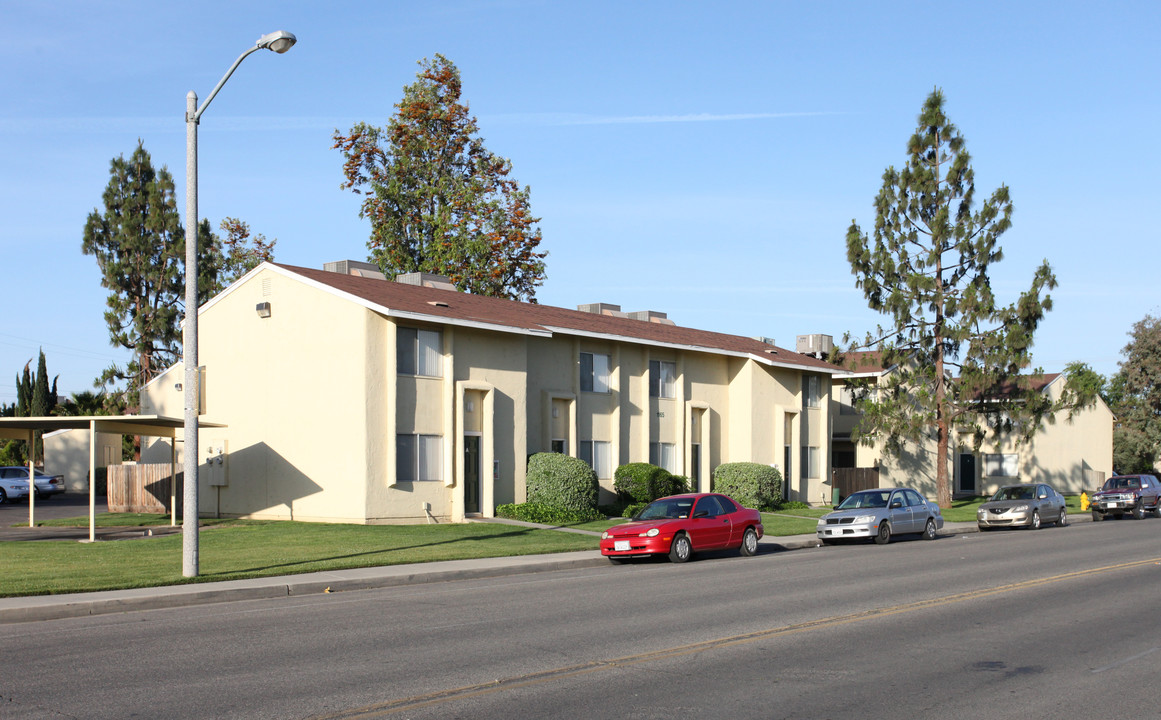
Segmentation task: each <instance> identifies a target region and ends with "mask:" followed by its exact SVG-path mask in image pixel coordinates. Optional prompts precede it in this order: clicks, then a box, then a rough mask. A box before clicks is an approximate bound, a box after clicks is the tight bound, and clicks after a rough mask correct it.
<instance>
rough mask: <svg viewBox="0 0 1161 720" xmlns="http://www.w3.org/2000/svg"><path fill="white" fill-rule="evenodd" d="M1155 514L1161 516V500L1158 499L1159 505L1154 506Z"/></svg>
mask: <svg viewBox="0 0 1161 720" xmlns="http://www.w3.org/2000/svg"><path fill="white" fill-rule="evenodd" d="M1153 514H1154V515H1156V516H1157V517H1159V518H1161V500H1158V501H1157V505H1156V506H1154V508H1153Z"/></svg>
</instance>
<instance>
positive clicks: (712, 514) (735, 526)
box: [601, 493, 762, 563]
mask: <svg viewBox="0 0 1161 720" xmlns="http://www.w3.org/2000/svg"><path fill="white" fill-rule="evenodd" d="M761 537H762V515H761V514H760V513H759V512H758V511H757V510H750V509H749V508H744V507H742V506H740V505H738V504H737V503H736V502H734V501H733V500H731V499H730V498H729V497H727V496H725V495H719V494H717V493H691V494H686V495H670V496H669V497H663V498H661V499H659V500H654V501H653V502H651V503H649V504H648V505H646V506H645V507H644V508H643V509H642V510H641V512H639V513H637V514H636V515H634V516H633V519H632V521H631V522H627V523H625V524H623V525H615V526H613V527H611V528H609V529H608V530H606V531H605V532H604V533H603V534H602V535H601V554H602V555H604V556H605V557H607V558H609V560H610V561H611V562H613V563H620V562H623V561H624V560H625V559H627V558H634V557H643V556H647V555H669V559H670V561H672V562H675V563H682V562H685V561H686V560H689V559H690V558H691V557H693V554H694V553H695V552H700V551H703V550H720V549H732V548H738V550H739V551H740V552H741V554H742V555H754V554H755V553H757V552H758V539H759V538H761Z"/></svg>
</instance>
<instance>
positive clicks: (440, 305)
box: [427, 300, 448, 307]
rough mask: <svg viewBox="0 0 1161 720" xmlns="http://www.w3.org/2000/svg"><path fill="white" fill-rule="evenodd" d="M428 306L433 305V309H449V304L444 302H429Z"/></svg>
mask: <svg viewBox="0 0 1161 720" xmlns="http://www.w3.org/2000/svg"><path fill="white" fill-rule="evenodd" d="M427 304H428V305H431V306H432V307H448V304H447V303H445V302H444V301H443V300H428V301H427Z"/></svg>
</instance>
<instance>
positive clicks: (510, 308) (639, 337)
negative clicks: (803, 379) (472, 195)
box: [271, 263, 843, 373]
mask: <svg viewBox="0 0 1161 720" xmlns="http://www.w3.org/2000/svg"><path fill="white" fill-rule="evenodd" d="M271 264H272V265H273V266H274V267H275V268H278V269H280V270H282V271H284V272H287V273H292V274H294V275H299V276H301V277H303V278H305V279H307V280H309V281H311V282H313V283H316V284H318V285H322V286H326V287H329V288H333V289H334V290H337V291H339V292H342V293H346V294H348V295H350V296H352V297H354V298H356V299H358V300H361V301H363V302H365V303H369V304H371V305H374V306H378V307H379V308H382V309H384V310H385V311H387V312H389V313H390V314H395V315H401V314H412V315H421V316H427V317H428V318H430V319H431V320H433V321H439V320H446V321H448V322H451V323H453V324H463V323H471V324H482V325H489V326H495V327H496V328H497V329H509V330H514V331H524V332H530V333H534V334H544V335H548V334H555V333H562V334H578V335H590V336H592V335H596V336H608V337H611V338H616V339H620V340H625V341H629V342H642V343H652V344H665V345H680V346H686V347H693V348H701V349H704V350H706V351H708V352H719V353H722V352H724V353H728V354H740V355H749V356H752V357H754V358H755V359H757V360H759V361H760V362H764V363H767V364H775V365H789V366H796V367H802V368H804V369H806V368H810V369H815V370H818V371H820V372H826V373H839V372H842V371H843V370H842V368H840V367H838V366H837V365H832V364H831V363H828V362H825V361H823V360H819V359H817V358H813V357H810V356H808V355H802V354H800V353H797V352H794V351H793V350H786V349H784V348H779V347H775V346H772V345H768V344H766V343H764V342H761V341H759V340H754V339H752V338H747V337H742V336H739V335H726V334H724V333H716V332H710V331H708V330H695V329H693V328H686V327H680V326H677V325H666V324H662V323H652V322H646V321H644V320H633V319H630V318H619V317H612V316H608V315H596V314H594V313H587V312H582V311H580V310H568V309H565V308H559V307H552V306H549V305H536V304H533V303H525V302H518V301H515V300H506V299H504V298H494V297H485V296H482V295H472V294H470V293H462V292H456V291H453V290H440V289H437V288H429V287H422V286H417V285H405V284H403V283H397V282H390V281H384V280H379V279H376V278H364V277H356V276H354V275H342V274H339V273H335V272H328V271H326V270H315V269H312V268H304V267H296V266H293V265H283V264H281V263H271Z"/></svg>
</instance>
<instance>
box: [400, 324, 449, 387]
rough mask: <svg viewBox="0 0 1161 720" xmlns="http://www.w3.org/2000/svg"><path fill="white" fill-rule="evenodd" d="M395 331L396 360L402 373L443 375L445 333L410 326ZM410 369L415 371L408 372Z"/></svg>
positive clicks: (428, 375) (417, 375) (420, 375)
mask: <svg viewBox="0 0 1161 720" xmlns="http://www.w3.org/2000/svg"><path fill="white" fill-rule="evenodd" d="M395 332H396V353H397V357H396V359H395V362H396V365H397V367H398V369H399V374H400V375H414V376H416V377H436V378H437V377H443V333H441V332H440V331H439V330H420V329H418V328H409V327H401V328H398V329H397V330H396V331H395ZM409 369H411V370H413V372H408V370H409Z"/></svg>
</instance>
